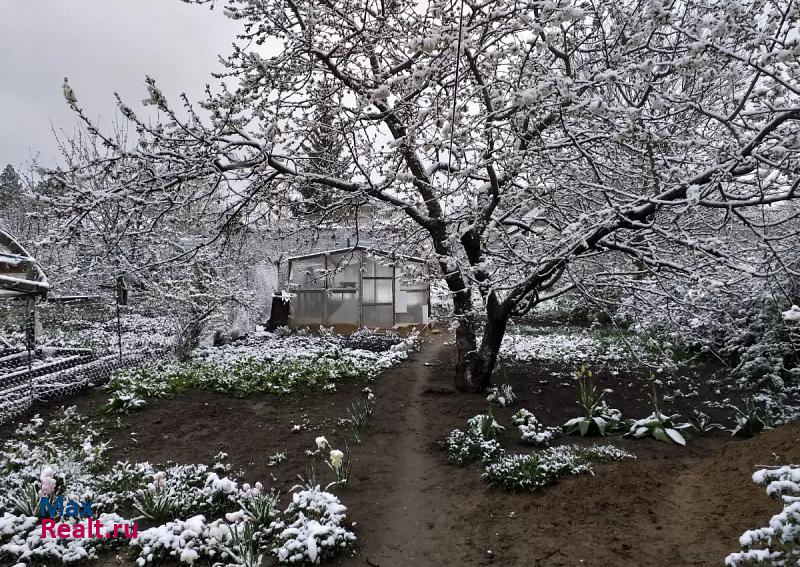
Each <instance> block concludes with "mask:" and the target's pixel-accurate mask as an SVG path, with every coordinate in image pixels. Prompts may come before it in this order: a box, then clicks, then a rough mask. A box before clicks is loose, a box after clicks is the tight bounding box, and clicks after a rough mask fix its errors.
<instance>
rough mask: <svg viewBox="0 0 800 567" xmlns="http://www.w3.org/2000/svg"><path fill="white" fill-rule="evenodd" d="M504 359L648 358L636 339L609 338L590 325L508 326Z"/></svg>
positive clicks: (608, 361) (611, 360) (614, 360)
mask: <svg viewBox="0 0 800 567" xmlns="http://www.w3.org/2000/svg"><path fill="white" fill-rule="evenodd" d="M499 356H500V358H501V359H504V360H506V361H515V362H528V361H531V360H536V361H539V362H564V363H578V362H588V361H592V362H595V363H604V364H614V363H621V362H624V361H627V360H631V359H633V360H649V358H650V357H649V354H648V350H647V349H646V348H645V347H644V346H642V344H641V342H640V341H639V340H634V339H631V340H627V341H622V340H621V339H620V340H615V341H611V340H608V339H607V338H603V337H600V336H599V335H598V334H597V333H593V332H592V331H591V330H589V329H570V330H569V331H568V332H565V331H564V330H563V329H557V328H553V327H526V326H521V325H514V326H510V327H509V329H508V331H507V333H506V335H505V337H504V338H503V343H502V345H501V346H500V355H499Z"/></svg>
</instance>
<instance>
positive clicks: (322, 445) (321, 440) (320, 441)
mask: <svg viewBox="0 0 800 567" xmlns="http://www.w3.org/2000/svg"><path fill="white" fill-rule="evenodd" d="M315 441H316V443H317V448H318V449H319V450H320V451H321V450H322V449H324V448H325V447H327V446H328V440H327V439H325V438H324V437H317V438H316V440H315Z"/></svg>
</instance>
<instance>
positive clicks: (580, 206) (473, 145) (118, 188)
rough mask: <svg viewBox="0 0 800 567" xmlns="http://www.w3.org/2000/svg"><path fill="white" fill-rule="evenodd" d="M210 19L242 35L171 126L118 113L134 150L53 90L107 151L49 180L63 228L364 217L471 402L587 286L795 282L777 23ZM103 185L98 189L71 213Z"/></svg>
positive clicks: (798, 147)
mask: <svg viewBox="0 0 800 567" xmlns="http://www.w3.org/2000/svg"><path fill="white" fill-rule="evenodd" d="M184 1H187V2H189V3H194V4H211V5H212V6H213V1H212V0H184ZM217 4H222V5H224V6H223V7H224V10H225V13H226V15H227V16H228V17H231V18H234V19H236V20H239V21H241V22H242V24H243V32H242V33H241V35H240V37H239V38H238V40H237V42H236V44H235V45H234V49H233V51H232V53H231V54H229V56H228V57H227V58H225V59H224V60H223V61H224V65H225V70H224V72H223V73H221V74H220V75H219V76H218V78H220V79H222V82H223V85H222V86H220V87H219V88H218V89H216V90H215V89H212V88H209V89H207V92H206V96H205V98H204V100H202V101H200V102H199V103H197V104H192V103H190V101H189V100H188V98H187V97H183V99H182V100H181V101H179V103H178V104H177V105H173V104H171V103H170V102H169V101H168V100H167V99H166V98H165V96H164V95H163V94H162V92H161V91H160V90H159V88H158V87H157V85H156V82H155V80H153V79H151V78H148V79H147V82H146V86H147V89H148V92H149V96H148V98H147V99H146V100H145V101H144V103H145V105H146V106H151V107H155V110H156V111H157V112H158V117H159V119H158V120H156V121H154V120H152V119H150V118H149V117H145V116H144V115H142V112H141V111H138V110H134V108H133V107H132V106H130V105H128V104H127V103H125V102H124V101H122V100H120V101H119V108H120V111H121V113H122V114H123V116H124V117H125V118H126V119H127V120H129V121H130V122H131V124H132V125H133V127H134V129H135V133H136V139H135V140H134V142H135V143H130V144H121V143H119V141H118V140H117V139H115V138H114V137H113V136H107V135H106V134H104V133H103V132H101V131H99V130H98V129H97V128H95V127H94V126H92V124H91V122H90V120H89V119H88V117H87V113H84V111H83V110H82V108H81V107H80V104H79V102H78V99H77V97H76V94H75V92H74V91H73V88H72V86H71V85H70V84H69V83H66V82H65V85H64V92H65V96H66V99H67V102H68V103H69V105H70V106H71V107H72V108H73V109H74V111H75V112H77V113H78V114H79V116H81V117H82V118H83V119H84V120H85V121H86V124H87V127H88V128H89V129H90V131H91V132H92V133H93V134H94V135H95V136H96V137H97V138H98V139H99V140H101V141H102V142H103V143H104V144H105V148H106V155H105V156H102V157H98V158H96V159H92V160H89V161H88V162H87V163H83V164H80V165H76V166H73V167H70V168H63V169H62V170H61V171H59V172H56V175H57V176H58V177H59V179H60V180H61V181H62V182H63V183H64V184H65V185H66V186H67V187H68V188H69V191H68V197H67V198H69V199H71V200H72V201H71V202H72V203H73V206H74V208H75V210H76V211H77V212H78V214H81V211H84V210H86V209H87V208H91V207H95V206H99V205H101V204H103V203H104V202H106V201H108V200H114V201H120V202H124V203H126V206H128V207H130V208H132V209H133V208H145V207H146V208H148V209H150V210H158V209H159V208H160V209H162V210H167V211H170V212H175V211H177V210H179V209H181V208H189V207H202V206H203V204H202V199H199V198H198V197H199V194H198V189H197V188H198V187H203V188H209V187H210V188H213V189H214V191H213V195H214V197H213V198H218V197H219V195H220V191H222V192H223V193H224V194H226V195H227V197H226V199H227V202H228V204H229V209H228V212H229V214H227V215H226V216H224V217H220V218H221V222H225V223H231V222H240V223H244V222H247V219H248V218H250V217H251V216H253V215H256V216H259V218H263V213H264V211H267V210H268V211H278V210H282V211H294V212H295V213H294V214H298V213H297V211H302V210H314V211H315V213H314V214H316V215H319V214H320V213H319V210H320V209H331V210H336V209H341V208H343V207H356V208H358V207H359V206H362V205H368V206H370V207H373V208H374V210H376V211H380V214H377V215H374V216H375V218H376V220H375V222H376V223H377V224H379V225H380V224H382V225H383V226H384V227H386V228H390V229H391V230H390V231H388V232H387V234H390V235H391V238H394V239H395V242H394V244H393V245H394V246H396V247H398V249H402V248H403V247H404V246H406V245H407V244H408V243H414V244H415V246H426V247H428V250H429V251H430V253H431V257H433V258H435V261H436V262H437V263H438V267H439V269H440V272H441V273H440V275H441V278H443V280H444V281H445V282H446V285H447V287H448V289H449V292H450V294H451V297H452V302H453V310H454V314H455V318H456V321H457V330H456V343H457V350H458V362H457V369H456V386H457V387H458V388H459V389H461V390H472V391H475V390H481V389H483V388H485V387H486V386H487V385H488V384H489V383H490V381H491V374H492V371H493V368H494V366H495V362H496V358H497V353H498V349H499V346H500V344H501V341H502V339H503V335H504V333H505V330H506V325H507V322H508V320H509V318H511V317H514V316H517V315H521V314H525V313H528V312H530V311H531V310H533V309H535V308H536V306H537V305H538V304H540V303H541V302H542V301H544V300H546V299H548V298H552V297H555V296H558V295H559V294H562V293H564V292H566V291H568V290H571V289H573V288H574V287H575V286H581V285H585V283H586V281H587V280H588V279H591V280H592V281H593V282H596V283H598V284H602V285H604V286H614V285H616V284H619V283H620V282H630V281H635V280H636V279H637V278H641V277H644V276H646V277H668V276H669V275H670V274H682V275H683V277H691V278H695V279H697V278H706V277H714V275H715V274H716V273H717V272H720V271H726V272H727V271H737V272H741V273H746V274H749V275H750V276H768V275H770V274H774V273H776V272H779V271H782V270H783V271H787V270H789V271H793V270H794V268H791V266H790V264H788V263H787V262H786V261H785V257H786V256H787V255H790V254H795V255H796V253H797V250H796V248H797V245H798V239H799V238H800V237H799V236H798V223H797V220H798V207H797V205H796V201H794V199H796V198H798V197H800V188H799V187H798V185H800V161H798V159H799V158H800V128H798V124H800V80H799V78H800V27H798V22H799V21H800V6H798V4H797V3H795V2H786V1H784V0H774V1H773V0H743V1H737V0H706V1H703V2H700V1H695V0H683V1H680V2H677V1H675V2H673V1H669V0H640V1H635V0H569V1H563V0H513V1H512V0H493V1H490V2H479V1H472V0H463V1H462V2H450V1H444V0H422V1H418V0H325V1H323V2H316V1H313V2H312V1H309V0H229V1H227V2H223V1H222V0H218V1H217ZM321 116H323V117H324V122H323V123H321V122H320V117H321ZM321 125H322V126H323V127H324V128H325V131H326V133H327V135H328V136H330V135H332V134H335V139H336V140H338V141H341V143H342V146H341V147H340V148H337V149H336V152H337V153H339V151H341V154H340V155H342V156H345V157H346V159H342V160H337V161H336V166H335V167H331V168H330V170H329V171H324V170H323V171H321V170H320V167H319V163H320V161H319V159H317V158H318V157H319V156H315V155H313V152H309V150H308V148H309V145H314V140H319V132H320V130H319V128H320V126H321ZM317 149H319V148H317ZM112 162H113V164H114V166H113V167H114V169H115V172H116V173H115V188H114V190H113V191H108V192H104V193H102V194H97V193H93V192H91V191H86V190H85V188H86V187H87V181H88V180H89V179H91V178H92V176H93V175H95V174H96V173H97V172H98V171H100V170H102V169H103V168H104V167H107V166H108V164H109V163H112ZM309 188H314V190H310V189H309ZM210 194H211V193H209V195H210ZM209 198H211V197H209ZM304 200H312V201H313V204H314V205H315V206H314V207H308V208H305V209H304V208H303V207H297V203H298V202H302V201H304ZM300 220H301V219H298V222H300ZM387 238H388V236H387ZM387 245H388V244H387ZM795 265H796V264H795ZM793 275H794V276H797V273H796V271H794V272H793ZM723 284H724V282H723Z"/></svg>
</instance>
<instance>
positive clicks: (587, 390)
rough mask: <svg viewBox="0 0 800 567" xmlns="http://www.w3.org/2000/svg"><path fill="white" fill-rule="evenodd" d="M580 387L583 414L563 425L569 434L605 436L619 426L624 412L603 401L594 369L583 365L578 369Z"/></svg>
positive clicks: (579, 404)
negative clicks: (593, 374) (593, 377)
mask: <svg viewBox="0 0 800 567" xmlns="http://www.w3.org/2000/svg"><path fill="white" fill-rule="evenodd" d="M578 388H579V391H580V398H579V399H578V407H580V408H581V410H582V411H583V415H582V416H580V417H575V418H573V419H570V420H569V421H567V422H566V423H565V424H564V425H563V429H564V433H566V434H567V435H580V436H581V437H587V436H593V435H600V436H605V435H606V434H607V433H612V432H613V431H615V430H616V429H618V428H619V425H620V422H621V420H622V412H620V411H619V410H617V409H614V408H610V407H608V406H607V405H606V403H605V401H603V396H604V395H605V393H604V392H600V391H599V389H598V388H597V386H595V385H594V384H593V383H592V371H591V370H586V368H585V367H583V366H582V367H581V369H580V370H579V371H578Z"/></svg>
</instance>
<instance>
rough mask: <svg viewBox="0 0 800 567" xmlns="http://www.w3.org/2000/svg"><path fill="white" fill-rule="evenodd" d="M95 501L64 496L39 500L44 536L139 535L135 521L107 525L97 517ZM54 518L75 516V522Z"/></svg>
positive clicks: (80, 537) (108, 536)
mask: <svg viewBox="0 0 800 567" xmlns="http://www.w3.org/2000/svg"><path fill="white" fill-rule="evenodd" d="M92 506H93V503H92V501H91V500H85V501H83V502H80V501H77V500H65V499H64V497H63V496H58V497H57V498H54V499H52V500H51V499H50V498H48V497H47V496H43V497H42V498H41V500H40V501H39V516H41V518H42V539H44V538H48V537H51V538H60V539H86V538H112V537H113V538H118V537H126V538H128V539H132V538H135V537H136V536H138V535H139V530H138V526H137V525H136V523H135V522H133V523H130V524H116V523H115V524H109V525H104V524H103V522H101V521H100V520H96V519H94V510H92ZM54 518H75V519H77V521H76V522H60V523H59V522H56V520H55V519H54Z"/></svg>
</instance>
